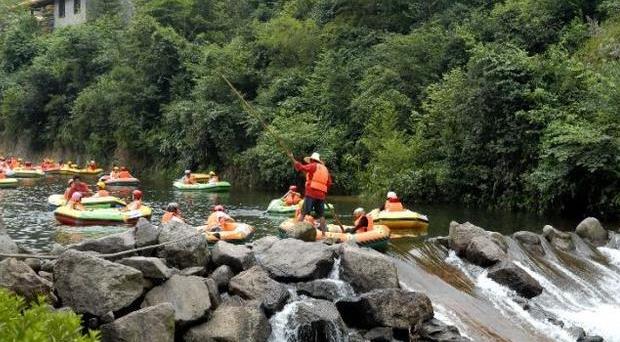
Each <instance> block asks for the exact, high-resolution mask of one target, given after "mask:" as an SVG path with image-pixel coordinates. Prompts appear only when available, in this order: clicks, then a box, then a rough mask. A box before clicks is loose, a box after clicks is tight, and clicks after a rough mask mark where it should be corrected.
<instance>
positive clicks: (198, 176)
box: [192, 173, 211, 183]
mask: <svg viewBox="0 0 620 342" xmlns="http://www.w3.org/2000/svg"><path fill="white" fill-rule="evenodd" d="M192 176H194V179H195V180H196V182H198V183H206V182H208V181H209V178H211V176H209V174H208V173H192Z"/></svg>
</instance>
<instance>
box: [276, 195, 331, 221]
mask: <svg viewBox="0 0 620 342" xmlns="http://www.w3.org/2000/svg"><path fill="white" fill-rule="evenodd" d="M303 204H304V201H303V200H302V201H301V202H299V204H298V205H286V204H285V203H284V201H283V200H282V199H281V198H276V199H274V200H272V201H271V202H269V206H268V207H267V212H268V213H270V214H275V215H294V214H295V210H297V207H298V206H302V205H303ZM333 209H334V205H333V204H331V203H327V205H326V206H325V217H332V216H333Z"/></svg>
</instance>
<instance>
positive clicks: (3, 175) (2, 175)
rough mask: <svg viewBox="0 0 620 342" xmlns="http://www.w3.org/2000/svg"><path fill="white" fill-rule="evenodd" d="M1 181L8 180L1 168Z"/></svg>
mask: <svg viewBox="0 0 620 342" xmlns="http://www.w3.org/2000/svg"><path fill="white" fill-rule="evenodd" d="M0 179H6V175H5V174H4V169H3V168H2V167H0Z"/></svg>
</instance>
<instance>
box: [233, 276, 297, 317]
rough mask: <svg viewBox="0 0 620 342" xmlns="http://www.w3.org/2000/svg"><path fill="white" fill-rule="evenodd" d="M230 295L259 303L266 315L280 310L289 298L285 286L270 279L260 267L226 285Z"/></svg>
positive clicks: (234, 278) (236, 277)
mask: <svg viewBox="0 0 620 342" xmlns="http://www.w3.org/2000/svg"><path fill="white" fill-rule="evenodd" d="M228 288H229V291H230V293H232V294H236V295H238V296H240V297H241V298H243V299H248V300H256V301H258V302H260V303H261V305H262V307H263V309H264V310H265V312H266V313H267V314H272V313H274V312H276V311H279V310H281V309H282V308H283V307H284V304H286V301H287V300H288V298H289V297H290V293H289V292H288V290H287V288H286V286H284V285H283V284H280V283H278V282H277V281H275V280H273V279H271V278H270V277H269V274H267V272H265V271H264V270H263V269H262V268H261V267H260V266H254V267H252V268H250V269H249V270H247V271H243V272H241V273H239V274H238V275H236V276H235V277H233V278H232V279H231V280H230V283H229V284H228Z"/></svg>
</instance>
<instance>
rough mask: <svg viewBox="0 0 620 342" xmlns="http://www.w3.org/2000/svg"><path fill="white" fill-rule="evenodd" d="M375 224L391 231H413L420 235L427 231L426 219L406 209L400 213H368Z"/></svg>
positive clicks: (377, 210) (376, 210)
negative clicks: (384, 226)
mask: <svg viewBox="0 0 620 342" xmlns="http://www.w3.org/2000/svg"><path fill="white" fill-rule="evenodd" d="M369 215H370V216H371V217H372V218H373V220H374V222H375V224H383V225H386V226H388V228H390V229H391V230H401V229H402V230H413V231H418V232H419V233H420V234H421V235H424V234H426V231H427V230H428V217H427V216H426V215H422V214H419V213H416V212H415V211H411V210H408V209H405V210H402V211H385V210H383V211H379V209H375V210H373V211H371V212H370V213H369Z"/></svg>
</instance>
